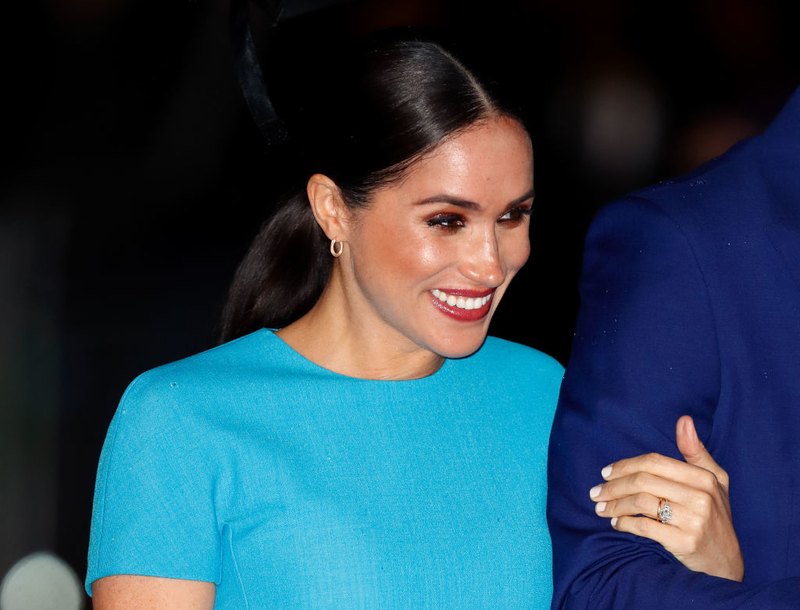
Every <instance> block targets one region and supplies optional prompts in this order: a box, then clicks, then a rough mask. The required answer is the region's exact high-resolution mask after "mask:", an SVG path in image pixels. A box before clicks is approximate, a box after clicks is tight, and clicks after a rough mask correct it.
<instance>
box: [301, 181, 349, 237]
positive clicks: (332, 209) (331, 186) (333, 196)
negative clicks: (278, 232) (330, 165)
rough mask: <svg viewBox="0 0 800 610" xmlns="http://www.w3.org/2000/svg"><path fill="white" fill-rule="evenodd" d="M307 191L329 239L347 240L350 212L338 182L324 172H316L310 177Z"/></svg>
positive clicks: (320, 224)
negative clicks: (337, 184)
mask: <svg viewBox="0 0 800 610" xmlns="http://www.w3.org/2000/svg"><path fill="white" fill-rule="evenodd" d="M306 193H307V194H308V201H309V203H310V204H311V210H312V211H313V212H314V218H316V219H317V223H318V224H319V226H320V227H322V230H323V232H324V233H325V235H327V236H328V239H336V240H338V241H347V233H348V232H347V220H348V218H349V212H348V210H347V206H346V205H345V204H344V201H342V194H341V191H339V187H338V186H336V183H335V182H334V181H333V180H331V179H330V178H328V177H327V176H325V175H323V174H314V175H313V176H311V178H309V179H308V184H307V185H306Z"/></svg>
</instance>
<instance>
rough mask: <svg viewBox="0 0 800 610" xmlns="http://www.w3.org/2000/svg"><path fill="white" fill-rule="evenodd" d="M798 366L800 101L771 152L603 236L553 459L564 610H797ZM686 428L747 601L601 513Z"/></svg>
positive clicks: (610, 218) (653, 193)
mask: <svg viewBox="0 0 800 610" xmlns="http://www.w3.org/2000/svg"><path fill="white" fill-rule="evenodd" d="M798 358H800V90H798V92H796V93H795V94H794V96H793V97H792V99H791V100H790V101H789V103H788V105H787V106H786V108H785V109H784V110H783V111H782V113H781V115H780V116H779V117H778V118H777V119H776V120H775V122H774V123H773V124H772V126H771V127H770V128H769V129H768V130H767V131H766V132H765V133H764V134H763V135H761V136H759V137H756V138H753V139H751V140H748V141H745V142H743V143H740V144H739V145H737V146H736V147H734V148H733V149H732V150H731V151H729V152H728V153H727V154H726V155H724V156H723V157H720V158H719V159H717V160H715V161H712V162H710V163H709V164H707V165H705V166H704V167H702V168H700V169H699V170H697V171H696V172H694V173H693V174H691V175H688V176H685V177H682V178H679V179H677V180H673V181H669V182H665V183H663V184H660V185H657V186H655V187H652V188H648V189H645V190H643V191H640V192H638V193H634V194H633V195H631V196H630V197H627V198H625V199H624V200H622V201H618V202H615V203H613V204H611V205H610V206H607V207H606V208H604V209H603V210H602V211H601V212H600V214H599V215H598V217H597V218H596V219H595V221H594V222H593V225H592V227H591V229H590V232H589V235H588V237H587V242H586V251H585V255H584V268H583V277H582V279H581V308H580V313H579V316H578V325H577V329H576V336H575V339H574V343H573V350H572V355H571V358H570V362H569V364H568V365H567V372H566V376H565V378H564V384H563V387H562V391H561V397H560V400H559V406H558V410H557V413H556V416H555V421H554V424H553V433H552V438H551V444H550V473H549V482H550V497H549V499H548V518H549V522H550V526H551V534H552V538H553V546H554V551H553V567H554V578H555V596H554V600H553V607H554V608H592V609H599V608H623V609H624V608H636V609H640V608H685V607H704V608H759V609H761V608H770V609H772V608H795V609H796V608H800V510H798V508H800V450H798V447H800V374H799V373H800V368H799V367H798ZM683 414H689V415H692V416H693V417H694V420H695V423H696V425H697V428H698V433H699V435H700V439H701V440H702V441H703V442H704V443H705V445H706V447H707V448H708V450H709V451H710V452H711V454H712V456H713V457H714V459H715V460H716V461H717V463H719V464H720V465H721V466H722V467H723V468H724V469H725V470H726V471H727V472H728V474H729V476H730V481H731V483H730V500H731V507H732V512H733V520H734V525H735V528H736V532H737V534H738V537H739V541H740V543H741V548H742V552H743V555H744V560H745V578H744V582H743V583H737V582H733V581H730V580H724V579H720V578H714V577H711V576H707V575H705V574H701V573H695V572H691V571H689V570H688V569H687V568H685V567H683V565H681V564H680V563H679V562H678V561H677V560H676V559H675V558H674V557H673V556H672V555H670V554H669V553H667V552H666V551H665V550H664V549H663V548H662V547H661V546H660V545H658V544H656V543H654V542H651V541H649V540H646V539H644V538H638V537H636V536H632V535H628V534H623V533H617V532H615V531H614V530H613V529H612V528H611V526H610V524H609V521H608V519H603V518H600V517H598V516H596V515H595V512H594V502H592V501H591V500H590V499H589V489H590V488H591V487H592V486H594V485H596V484H598V483H601V482H602V478H601V476H600V470H601V469H602V468H603V467H604V466H606V465H608V464H610V463H612V462H614V461H616V460H619V459H622V458H627V457H633V456H635V455H639V454H643V453H647V452H651V451H655V452H658V453H662V454H665V455H669V456H671V457H674V458H676V459H682V458H681V456H680V454H679V453H678V451H677V448H676V446H675V423H676V421H677V420H678V418H679V417H680V416H681V415H683ZM676 517H677V515H676Z"/></svg>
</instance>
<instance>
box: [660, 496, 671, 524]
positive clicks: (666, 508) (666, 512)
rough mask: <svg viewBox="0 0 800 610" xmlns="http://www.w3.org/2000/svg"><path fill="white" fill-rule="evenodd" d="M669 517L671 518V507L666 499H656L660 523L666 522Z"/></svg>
mask: <svg viewBox="0 0 800 610" xmlns="http://www.w3.org/2000/svg"><path fill="white" fill-rule="evenodd" d="M670 519H672V507H671V506H670V505H669V501H668V500H666V499H664V498H660V499H659V500H658V520H659V521H661V523H668V522H669V520H670Z"/></svg>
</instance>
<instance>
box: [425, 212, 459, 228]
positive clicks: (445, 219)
mask: <svg viewBox="0 0 800 610" xmlns="http://www.w3.org/2000/svg"><path fill="white" fill-rule="evenodd" d="M427 222H428V226H429V227H440V228H441V229H446V230H449V231H455V230H456V229H460V228H461V227H463V226H464V225H465V222H464V217H463V216H460V215H459V214H437V215H436V216H434V217H433V218H429V219H428V221H427Z"/></svg>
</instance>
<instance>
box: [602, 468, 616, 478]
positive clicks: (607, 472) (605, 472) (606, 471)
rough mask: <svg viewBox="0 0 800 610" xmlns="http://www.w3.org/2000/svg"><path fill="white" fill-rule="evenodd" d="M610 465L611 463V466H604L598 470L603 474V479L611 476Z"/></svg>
mask: <svg viewBox="0 0 800 610" xmlns="http://www.w3.org/2000/svg"><path fill="white" fill-rule="evenodd" d="M612 467H613V465H612V466H606V467H605V468H603V470H601V471H600V474H601V475H603V478H604V479H607V478H608V477H610V476H611V469H612Z"/></svg>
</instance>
